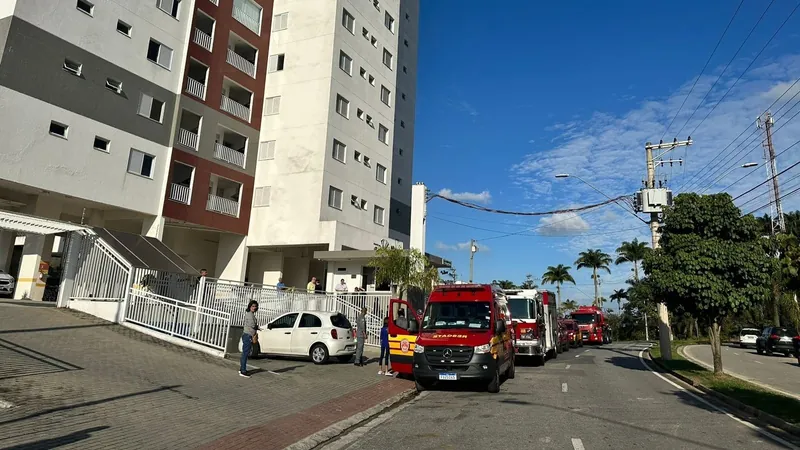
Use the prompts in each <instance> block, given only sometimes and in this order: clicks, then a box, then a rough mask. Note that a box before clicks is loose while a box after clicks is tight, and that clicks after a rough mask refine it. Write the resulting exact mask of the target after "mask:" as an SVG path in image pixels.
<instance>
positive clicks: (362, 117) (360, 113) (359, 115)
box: [356, 108, 364, 120]
mask: <svg viewBox="0 0 800 450" xmlns="http://www.w3.org/2000/svg"><path fill="white" fill-rule="evenodd" d="M356 117H358V118H359V119H361V120H364V110H363V109H360V108H359V110H358V111H357V112H356Z"/></svg>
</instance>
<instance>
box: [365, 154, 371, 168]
mask: <svg viewBox="0 0 800 450" xmlns="http://www.w3.org/2000/svg"><path fill="white" fill-rule="evenodd" d="M364 165H365V166H367V167H372V161H371V160H370V159H369V156H367V155H364Z"/></svg>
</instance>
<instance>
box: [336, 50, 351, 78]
mask: <svg viewBox="0 0 800 450" xmlns="http://www.w3.org/2000/svg"><path fill="white" fill-rule="evenodd" d="M339 68H340V69H342V70H343V71H344V73H346V74H348V75H350V76H352V75H353V58H351V57H350V56H349V55H348V54H347V53H345V52H343V51H339Z"/></svg>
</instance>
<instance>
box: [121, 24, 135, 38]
mask: <svg viewBox="0 0 800 450" xmlns="http://www.w3.org/2000/svg"><path fill="white" fill-rule="evenodd" d="M132 30H133V27H132V26H130V25H128V24H127V23H125V22H123V21H121V20H118V21H117V31H119V32H120V33H122V34H124V35H125V36H128V37H131V32H132Z"/></svg>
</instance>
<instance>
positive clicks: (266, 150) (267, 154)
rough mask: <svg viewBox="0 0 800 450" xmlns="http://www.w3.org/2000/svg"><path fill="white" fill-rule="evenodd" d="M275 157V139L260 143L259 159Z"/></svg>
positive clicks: (264, 159)
mask: <svg viewBox="0 0 800 450" xmlns="http://www.w3.org/2000/svg"><path fill="white" fill-rule="evenodd" d="M268 159H275V141H274V140H273V141H262V142H261V143H260V144H259V145H258V160H259V161H266V160H268Z"/></svg>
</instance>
